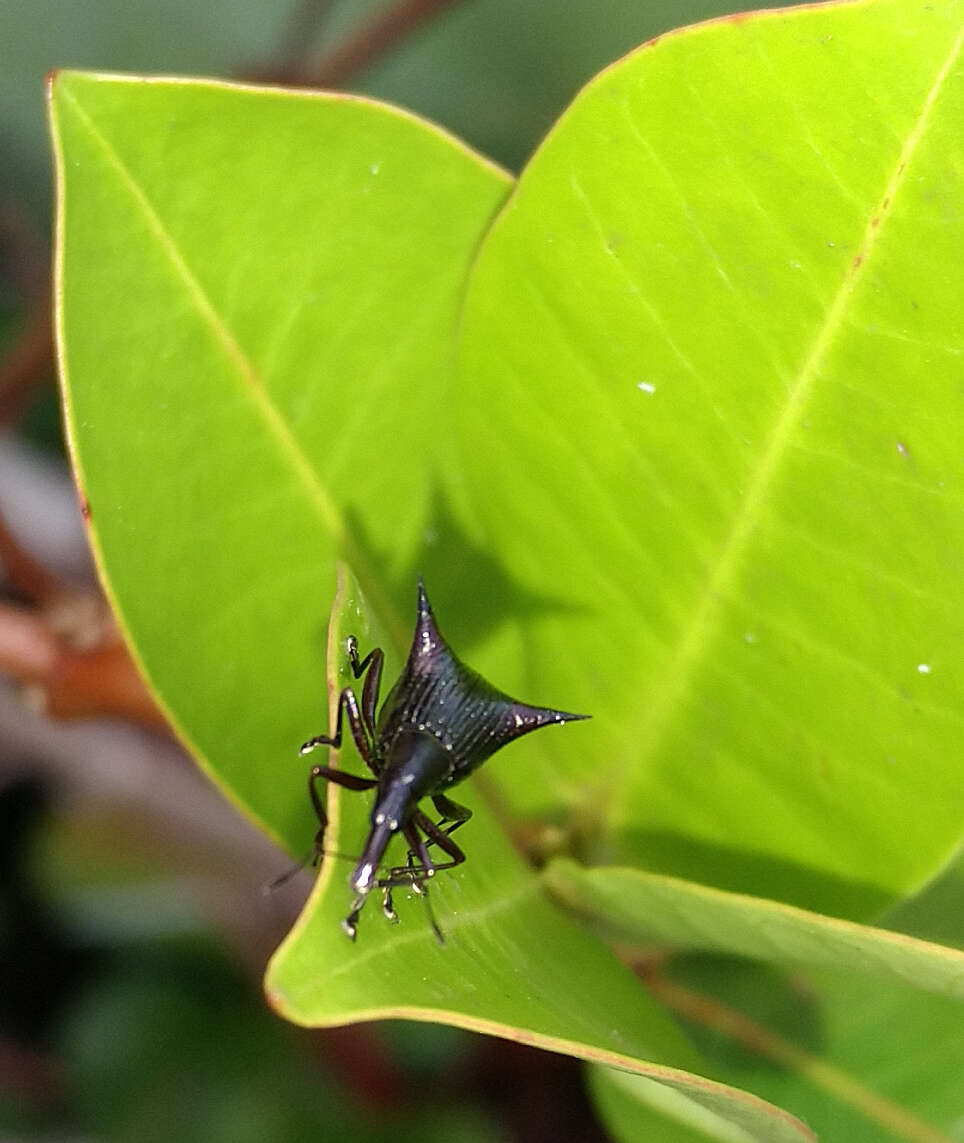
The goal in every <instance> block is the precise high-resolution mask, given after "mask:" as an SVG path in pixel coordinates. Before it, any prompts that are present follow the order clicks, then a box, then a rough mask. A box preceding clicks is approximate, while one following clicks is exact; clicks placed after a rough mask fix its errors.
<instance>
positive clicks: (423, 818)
mask: <svg viewBox="0 0 964 1143" xmlns="http://www.w3.org/2000/svg"><path fill="white" fill-rule="evenodd" d="M465 820H467V819H463V821H461V822H456V825H457V826H459V825H462V824H464V821H465ZM412 821H413V822H414V824H415V825H417V826H418V828H419V829H420V830H422V832H423V833H424V834H426V836H427V837H428V844H429V845H437V846H438V847H439V849H441V850H444V851H445V852H446V853H447V854H448V855H449V857H450V858H451V859H452V860H451V861H443V862H441V863H439V862H438V861H433V862H431V863H430V864H431V865H432V866H433V868H435V869H452V868H453V867H454V866H456V865H461V864H462V862H463V861H465V854H464V853H463V852H462V850H461V849H460V848H459V847H458V846H457V845H456V844H455V842H454V841H453V840H452V839H451V838H450V837H449V834H450V833H451V830H443V829H439V827H438V826H437V825H436V824H435V822H433V821H432V819H431V818H430V817H429V816H428V814H424V813H422V811H421V810H416V811H415V814H414V816H413V818H412Z"/></svg>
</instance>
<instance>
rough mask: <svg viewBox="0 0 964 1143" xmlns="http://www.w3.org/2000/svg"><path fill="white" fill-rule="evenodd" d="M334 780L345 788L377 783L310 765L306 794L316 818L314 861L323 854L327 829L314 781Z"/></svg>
mask: <svg viewBox="0 0 964 1143" xmlns="http://www.w3.org/2000/svg"><path fill="white" fill-rule="evenodd" d="M322 778H323V779H324V780H325V781H326V782H334V783H335V785H336V786H341V787H343V788H344V789H346V790H371V789H372V788H373V787H374V786H377V785H378V782H377V780H376V779H375V778H362V777H359V776H358V775H357V774H346V773H345V771H344V770H335V769H334V768H333V767H331V766H312V768H311V770H310V771H309V773H308V796H309V797H310V798H311V804H312V806H313V807H314V811H315V817H316V818H317V819H318V832H317V833H316V834H315V843H314V846H315V862H316V863H317V861H318V859H319V858H320V857H322V856H323V854H324V846H325V831H326V830H327V829H328V814H327V812H326V810H325V807H324V805H323V803H322V800H321V795H320V794H319V793H318V787H317V785H316V783H317V782H318V781H319V780H320V779H322Z"/></svg>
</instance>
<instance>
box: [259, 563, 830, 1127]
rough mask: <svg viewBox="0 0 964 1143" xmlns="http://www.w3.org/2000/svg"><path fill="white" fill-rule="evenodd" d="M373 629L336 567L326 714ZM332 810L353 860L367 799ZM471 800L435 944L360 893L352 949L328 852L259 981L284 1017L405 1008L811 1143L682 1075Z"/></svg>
mask: <svg viewBox="0 0 964 1143" xmlns="http://www.w3.org/2000/svg"><path fill="white" fill-rule="evenodd" d="M385 634H386V633H385V632H384V631H382V630H381V629H380V628H379V625H378V623H377V621H375V619H374V617H373V616H372V615H371V614H370V611H369V609H368V608H367V607H366V606H365V605H364V602H363V599H362V595H361V591H360V589H359V587H358V585H357V583H355V581H354V579H353V577H351V576H350V575H347V574H346V575H343V576H342V577H341V583H340V587H339V591H338V595H337V596H336V600H335V604H334V607H333V610H332V619H331V624H330V627H329V636H328V653H329V696H330V707H331V711H330V713H331V716H332V718H333V717H334V715H335V710H336V704H337V702H338V696H339V694H340V692H341V689H342V687H344V686H345V685H346V684H348V683H349V682H350V681H351V671H350V669H349V667H348V662H347V655H346V653H345V644H346V640H347V637H348V636H349V635H355V637H356V638H357V639H358V641H359V646H360V648H361V649H362V651H365V650H366V649H367V648H368V647H370V646H372V645H373V644H375V645H381V644H383V643H384V641H385ZM330 757H331V759H332V763H330V764H335V765H337V766H338V767H339V768H344V769H345V770H347V771H349V772H353V773H364V772H365V768H364V766H363V765H362V763H361V761H360V759H359V758H358V756H357V753H356V751H355V750H354V747H353V746H352V745H350V744H349V742H348V736H347V735H346V739H345V744H344V745H343V747H342V749H341V750H340V751H338V752H337V753H336V752H334V751H332V752H331V755H330ZM459 796H460V797H461V796H462V795H461V794H460V795H459ZM466 797H468V795H466ZM329 808H330V815H329V816H330V824H329V827H328V830H327V832H326V837H325V844H326V847H329V848H331V849H333V850H334V851H336V852H346V851H347V852H356V853H357V852H358V849H359V846H360V844H361V841H362V839H363V838H364V835H365V828H366V822H367V818H368V804H367V799H364V798H362V797H359V796H358V795H357V794H351V793H348V794H345V792H344V791H341V790H337V789H336V788H334V787H330V801H329ZM472 808H473V810H474V816H473V818H472V820H471V822H470V823H469V824H468V825H467V826H466V827H465V829H464V830H463V831H462V833H460V834H459V837H460V839H463V838H464V840H465V847H466V849H467V851H468V853H469V855H470V858H469V860H468V861H467V862H466V863H465V864H464V865H462V866H459V868H458V869H456V870H453V871H451V872H450V873H445V874H441V875H440V876H438V877H437V878H436V879H435V880H434V881H433V882H432V884H431V887H430V893H431V901H432V905H433V911H434V913H435V915H436V916H437V919H438V924H439V926H440V928H441V930H442V932H443V933H444V934H445V943H444V945H440V944H439V943H438V941H437V940H436V939H435V936H434V934H433V932H432V930H431V928H430V926H429V924H428V921H427V919H426V918H425V917H424V916H423V915H422V910H423V904H422V902H420V901H418V900H417V899H415V900H410V901H404V900H400V899H398V898H399V897H400V896H401V895H400V894H398V893H396V902H395V904H396V908H397V911H398V914H399V916H400V922H399V923H398V925H390V924H388V923H387V921H386V920H385V919H384V918H383V917H381V916H380V915H379V911H378V904H377V902H376V901H371V902H370V903H369V904H368V907H367V909H366V910H365V912H363V913H362V917H361V920H360V924H359V930H358V941H357V944H354V943H352V942H350V941H348V940H347V939H346V938H345V934H344V933H343V932H342V930H341V926H340V924H339V922H340V920H341V918H342V917H344V915H345V913H346V912H347V911H348V908H349V905H350V901H351V895H350V892H349V889H348V886H347V884H346V881H345V879H344V877H343V876H342V874H343V873H345V869H346V867H345V866H343V865H342V864H341V863H339V862H337V861H336V860H334V859H329V860H327V861H326V862H325V864H324V868H323V870H322V874H321V876H320V877H319V879H318V882H317V884H316V886H315V890H314V893H313V894H312V897H311V899H310V900H309V902H308V905H307V906H306V908H305V911H304V913H303V914H302V916H301V918H300V919H299V921H298V923H297V925H296V926H295V928H294V929H293V930H292V932H291V933H290V934H289V936H288V937H287V939H286V940H285V942H284V943H283V944H282V946H281V948H280V949H279V950H278V952H277V953H276V954H275V956H274V958H273V959H272V962H271V964H270V966H269V969H268V974H267V977H266V981H265V986H266V989H267V993H268V996H269V999H270V1000H271V1003H272V1004H273V1006H274V1007H275V1009H276V1010H277V1011H278V1012H279V1013H280V1014H281V1015H283V1016H284V1017H286V1018H287V1019H289V1020H292V1021H295V1022H296V1023H300V1024H307V1025H309V1026H312V1027H317V1026H325V1025H332V1024H342V1023H347V1022H349V1021H353V1020H373V1019H379V1018H386V1017H404V1018H408V1019H413V1020H432V1021H437V1022H440V1023H446V1024H453V1025H456V1026H458V1027H462V1028H469V1029H472V1030H475V1031H481V1032H489V1033H493V1034H496V1035H500V1036H504V1037H506V1038H509V1039H514V1040H519V1041H520V1042H523V1043H529V1044H534V1045H537V1046H539V1047H543V1048H548V1049H550V1050H553V1051H558V1052H564V1053H567V1054H570V1055H577V1056H582V1057H584V1058H586V1059H591V1060H596V1061H600V1062H604V1063H609V1064H612V1065H616V1066H618V1067H622V1068H625V1069H629V1070H630V1071H633V1072H635V1073H637V1074H640V1075H643V1076H648V1077H650V1078H651V1079H652V1080H653V1081H654V1082H655V1083H656V1084H657V1086H658V1088H659V1090H660V1091H661V1092H662V1093H663V1097H664V1099H667V1100H671V1101H672V1106H673V1107H674V1108H676V1109H677V1111H678V1113H679V1114H680V1115H692V1114H710V1112H709V1111H707V1110H706V1109H713V1111H712V1115H713V1117H714V1118H716V1119H718V1120H719V1121H721V1122H723V1123H726V1124H731V1125H732V1124H737V1125H740V1129H741V1130H742V1131H743V1132H744V1136H743V1138H745V1139H748V1140H759V1141H760V1143H782V1141H784V1140H785V1141H786V1143H794V1141H801V1140H805V1139H807V1138H808V1137H809V1133H808V1132H807V1131H806V1129H805V1128H804V1127H803V1126H802V1124H800V1123H798V1122H797V1121H796V1120H794V1119H793V1118H792V1117H789V1116H787V1115H785V1114H784V1113H783V1112H781V1111H780V1110H779V1109H778V1108H775V1107H772V1106H770V1105H768V1104H765V1103H762V1102H761V1101H760V1100H758V1099H756V1098H754V1097H752V1096H749V1095H747V1093H745V1092H741V1091H738V1090H734V1089H732V1088H728V1087H726V1086H724V1085H721V1084H718V1083H715V1082H713V1081H712V1080H708V1079H705V1078H703V1077H702V1076H700V1075H694V1074H691V1073H690V1072H688V1071H681V1070H678V1069H679V1067H680V1066H682V1067H686V1068H697V1069H699V1067H700V1061H699V1058H698V1057H697V1056H696V1055H695V1053H694V1052H693V1051H692V1049H691V1048H690V1047H689V1045H688V1044H687V1043H686V1042H685V1041H684V1040H683V1039H682V1038H681V1037H680V1035H679V1032H678V1030H677V1029H676V1027H675V1025H674V1024H673V1023H672V1022H671V1021H670V1020H669V1019H668V1018H667V1017H666V1015H665V1014H664V1013H663V1012H662V1011H661V1010H660V1009H659V1008H658V1007H657V1006H656V1005H655V1004H654V1003H653V1001H652V1000H651V999H650V998H649V997H648V995H647V994H646V992H645V991H644V990H643V988H642V987H641V985H640V984H639V982H638V981H637V980H636V979H635V978H634V976H633V975H632V973H631V972H630V971H629V970H628V969H627V968H626V967H625V966H624V965H622V964H621V963H620V962H619V961H618V960H617V959H616V958H615V956H614V955H613V954H612V953H611V952H610V951H609V950H608V949H606V948H605V946H603V945H602V944H601V943H600V942H598V941H597V940H596V939H595V938H594V937H592V936H591V935H590V934H589V932H588V931H587V930H586V929H584V928H582V927H580V926H576V925H573V924H571V923H570V922H569V920H568V919H567V918H566V916H565V915H564V914H563V913H562V912H560V911H559V910H557V909H556V908H554V907H553V906H552V905H551V904H550V902H549V901H548V900H547V898H546V897H545V895H544V894H543V893H542V889H541V885H540V882H539V879H538V877H537V876H536V874H535V873H534V872H533V871H532V870H531V869H528V868H527V867H526V866H525V865H524V864H523V863H522V862H521V860H520V859H519V857H518V855H517V854H516V853H515V852H514V850H513V849H512V846H511V845H510V843H509V841H508V839H507V838H506V837H505V835H504V834H503V833H502V831H501V830H500V829H499V827H498V824H497V822H496V820H495V818H494V817H493V815H492V814H491V812H489V811H488V810H487V809H486V807H485V805H484V803H479V802H478V801H477V800H476V801H474V802H473V805H472ZM390 852H391V851H390ZM402 860H403V853H402V852H399V853H398V862H399V863H401V861H402ZM654 1061H656V1062H654ZM667 1065H670V1066H667ZM673 1065H675V1066H673ZM701 1109H703V1111H702V1112H701Z"/></svg>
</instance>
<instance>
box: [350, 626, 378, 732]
mask: <svg viewBox="0 0 964 1143" xmlns="http://www.w3.org/2000/svg"><path fill="white" fill-rule="evenodd" d="M348 661H349V663H351V669H352V671H353V672H354V675H355V678H356V679H360V678H361V677H362V674H363V673H364V671H365V668H366V667H367V668H368V674H367V676H366V677H365V685H364V687H363V688H362V702H361V714H362V718H363V719H364V722H365V727H366V729H367V730H368V733H369V734H370V735H371V737H372V741H374V739H375V708H376V707H377V706H378V692H379V690H380V688H381V685H382V667H383V666H384V665H385V655H384V652H383V651H382V649H381V647H376V648H375V649H374V650H373V651H369V652H368V654H367V655H366V656H365V658H364V659H361V660H359V658H358V640H357V639H356V638H355V636H354V635H349V636H348Z"/></svg>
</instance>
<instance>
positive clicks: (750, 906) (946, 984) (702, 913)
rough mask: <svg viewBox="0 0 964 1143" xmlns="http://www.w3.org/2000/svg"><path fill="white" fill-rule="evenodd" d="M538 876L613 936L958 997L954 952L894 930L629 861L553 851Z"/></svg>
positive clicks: (958, 962)
mask: <svg viewBox="0 0 964 1143" xmlns="http://www.w3.org/2000/svg"><path fill="white" fill-rule="evenodd" d="M543 880H544V881H545V883H546V885H547V887H548V888H549V889H550V891H551V892H552V893H553V894H554V895H555V896H556V897H557V898H558V899H559V900H560V901H561V902H562V903H564V904H565V905H567V906H569V907H570V908H571V909H574V910H576V911H577V912H578V913H581V914H583V915H584V916H586V917H587V918H588V919H590V920H592V921H594V922H600V923H602V924H603V925H604V926H605V927H606V928H607V930H609V931H610V932H611V933H612V934H613V936H614V937H615V939H617V940H620V941H632V942H638V943H640V944H653V943H657V944H667V945H670V946H671V947H674V948H681V949H704V950H706V951H710V952H720V953H730V954H733V955H736V956H745V957H752V958H754V959H756V960H763V961H768V962H770V963H771V964H777V965H785V966H788V967H798V966H801V965H815V966H822V967H827V968H837V969H848V968H849V969H851V970H853V971H854V972H858V973H866V974H867V975H869V976H873V977H877V978H878V979H881V980H887V981H895V982H898V983H903V984H906V985H909V986H910V987H912V988H920V989H922V990H924V991H925V992H934V993H937V994H938V995H941V996H945V997H948V998H956V999H958V1000H964V952H961V951H959V950H958V949H951V948H944V947H943V946H942V945H938V944H932V943H931V942H929V941H921V940H917V939H915V938H914V937H908V936H905V935H904V934H903V933H895V932H891V931H889V930H887V929H875V928H870V927H869V926H866V925H857V924H854V923H853V922H851V921H841V920H838V919H837V918H835V917H825V916H822V915H820V914H819V913H809V912H806V911H805V910H803V909H796V908H794V907H793V906H792V905H784V904H782V903H781V902H778V901H766V900H763V899H762V898H759V897H747V896H745V895H743V894H740V893H726V892H724V891H722V890H719V889H712V888H709V887H707V886H706V885H696V884H693V883H692V882H687V881H680V880H679V879H678V878H675V877H664V876H661V875H659V874H655V873H644V872H643V871H642V870H639V869H622V868H619V867H616V866H609V867H598V868H595V869H583V868H581V867H580V866H578V865H576V864H575V863H574V862H572V861H568V860H565V859H559V860H556V861H554V862H552V863H551V864H550V865H549V867H548V868H547V869H546V870H545V872H544V873H543ZM959 904H960V903H959Z"/></svg>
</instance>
